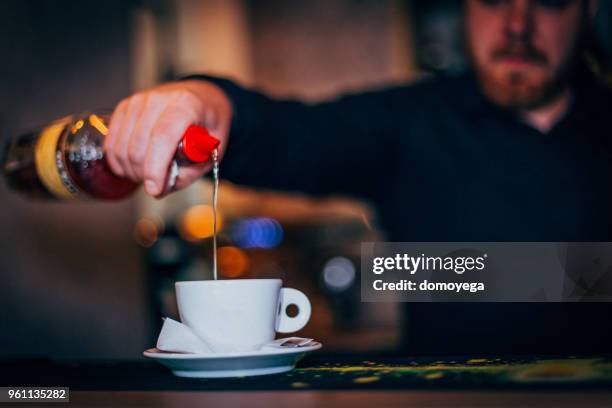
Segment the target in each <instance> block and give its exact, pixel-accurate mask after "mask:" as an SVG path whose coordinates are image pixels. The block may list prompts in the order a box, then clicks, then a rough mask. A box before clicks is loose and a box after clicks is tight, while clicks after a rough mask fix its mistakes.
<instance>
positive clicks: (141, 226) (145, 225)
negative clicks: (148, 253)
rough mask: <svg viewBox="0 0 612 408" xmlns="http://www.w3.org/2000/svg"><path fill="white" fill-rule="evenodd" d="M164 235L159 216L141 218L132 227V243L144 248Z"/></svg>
mask: <svg viewBox="0 0 612 408" xmlns="http://www.w3.org/2000/svg"><path fill="white" fill-rule="evenodd" d="M163 233H164V221H163V220H162V219H161V217H159V216H155V215H154V216H146V217H142V218H141V219H139V220H138V221H137V222H136V225H134V234H133V235H134V241H136V242H137V243H138V245H140V246H143V247H145V248H148V247H150V246H151V245H153V244H154V243H155V241H157V239H158V238H159V237H160V236H161V235H162V234H163Z"/></svg>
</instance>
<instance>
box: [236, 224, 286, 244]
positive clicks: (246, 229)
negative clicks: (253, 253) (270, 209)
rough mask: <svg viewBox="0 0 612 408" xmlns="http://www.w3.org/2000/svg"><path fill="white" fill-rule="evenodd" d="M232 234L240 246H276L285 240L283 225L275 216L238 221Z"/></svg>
mask: <svg viewBox="0 0 612 408" xmlns="http://www.w3.org/2000/svg"><path fill="white" fill-rule="evenodd" d="M231 235H232V239H233V240H234V242H235V243H236V245H238V246H239V247H240V248H274V247H276V246H278V245H279V244H280V243H281V242H282V240H283V227H282V226H281V225H280V223H279V222H278V221H276V220H275V219H273V218H268V217H258V218H248V219H243V220H239V221H237V222H236V223H235V224H234V226H233V228H232V232H231Z"/></svg>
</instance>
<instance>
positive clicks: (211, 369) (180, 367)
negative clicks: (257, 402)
mask: <svg viewBox="0 0 612 408" xmlns="http://www.w3.org/2000/svg"><path fill="white" fill-rule="evenodd" d="M320 348H321V344H320V343H317V344H316V345H313V346H308V347H294V348H290V347H287V348H284V347H283V348H281V347H267V346H264V347H262V348H261V349H260V350H256V351H248V352H242V353H238V352H237V353H227V354H187V353H169V352H166V351H160V350H158V349H157V348H151V349H148V350H147V351H145V352H143V355H144V356H145V357H149V358H152V359H154V360H156V361H157V362H159V363H160V364H163V365H165V366H166V367H168V368H169V369H170V370H172V373H173V374H174V375H176V376H177V377H191V378H227V377H246V376H252V375H265V374H278V373H284V372H286V371H291V370H293V369H294V368H295V364H296V363H297V362H298V361H299V360H301V359H302V358H303V357H304V356H305V355H306V354H308V353H310V352H313V351H315V350H318V349H320Z"/></svg>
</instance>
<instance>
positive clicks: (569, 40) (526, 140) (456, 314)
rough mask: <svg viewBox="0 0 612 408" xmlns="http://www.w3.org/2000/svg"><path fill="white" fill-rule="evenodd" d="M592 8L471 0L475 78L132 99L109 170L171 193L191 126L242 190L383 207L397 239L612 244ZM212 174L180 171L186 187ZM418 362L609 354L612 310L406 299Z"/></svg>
mask: <svg viewBox="0 0 612 408" xmlns="http://www.w3.org/2000/svg"><path fill="white" fill-rule="evenodd" d="M595 6H596V4H595V1H579V0H539V1H537V0H467V1H466V4H465V26H466V39H467V45H468V50H469V54H470V57H471V61H472V65H473V73H471V74H467V75H465V76H463V77H460V78H439V79H433V80H428V81H424V82H422V83H419V84H415V85H411V86H407V87H401V88H394V89H388V90H384V91H378V92H370V93H364V94H360V95H352V96H346V97H344V98H342V99H340V100H337V101H334V102H329V103H322V104H319V105H313V106H308V105H304V104H301V103H298V102H292V101H275V100H272V99H269V98H267V97H266V96H264V95H261V94H258V93H256V92H251V91H247V90H244V89H242V88H240V87H239V86H237V85H235V84H233V83H231V82H229V81H225V80H221V79H216V78H208V77H204V76H199V77H192V78H189V79H186V80H184V81H180V82H174V83H169V84H164V85H161V86H158V87H156V88H153V89H151V90H148V91H145V92H142V93H139V94H136V95H134V96H131V97H130V98H128V99H126V100H124V101H122V102H121V103H120V104H119V105H118V107H117V108H116V110H115V112H114V114H113V118H112V121H111V128H110V136H109V137H108V140H107V142H106V149H107V151H108V159H109V163H110V166H111V168H112V169H113V171H115V172H116V173H117V174H119V175H124V176H126V177H129V178H131V179H133V180H135V181H142V180H144V183H145V188H146V191H147V192H148V193H149V194H151V195H153V196H157V195H159V194H160V193H161V191H162V186H163V183H164V181H165V180H166V176H167V174H166V173H167V170H168V166H169V163H170V161H171V158H172V155H173V153H174V150H175V147H176V145H177V143H178V140H179V139H180V137H181V135H182V132H183V130H184V129H185V128H186V127H187V126H188V125H189V124H191V123H201V124H203V125H204V126H206V127H208V128H209V129H210V131H211V132H212V133H213V134H214V135H216V136H217V137H219V138H220V139H221V141H222V145H221V155H222V158H223V159H222V160H223V161H222V166H223V168H222V174H223V175H225V177H227V178H228V179H230V180H233V181H235V182H237V183H244V184H251V185H256V186H261V187H269V188H276V189H286V190H300V191H305V192H309V193H312V194H328V193H344V194H349V195H355V196H359V197H363V198H366V199H369V200H371V201H373V202H374V203H375V204H376V205H377V207H378V209H379V212H380V215H381V222H382V225H383V227H384V228H385V229H386V231H387V232H388V235H389V237H390V239H391V240H394V241H612V216H611V215H610V208H611V206H612V193H611V192H610V188H609V184H610V183H609V180H610V177H609V176H610V174H611V170H612V142H611V141H610V136H612V121H610V120H609V118H608V117H607V116H608V115H609V113H608V112H609V111H610V106H612V104H611V102H612V97H611V96H610V94H609V93H608V92H607V91H606V90H605V89H604V88H603V87H601V86H599V84H597V82H596V81H595V80H594V79H593V78H591V77H590V76H589V75H586V74H585V70H584V69H582V66H581V65H580V64H579V63H578V61H579V58H578V57H579V52H580V47H581V44H582V40H583V38H582V36H583V34H584V32H585V26H586V25H587V23H588V21H589V20H590V17H591V16H592V14H593V13H594V9H595ZM208 170H209V167H200V168H196V167H194V168H186V169H183V170H182V172H181V175H180V179H179V182H178V185H177V187H178V188H182V187H184V186H186V185H188V184H190V183H191V182H193V181H194V180H196V179H197V178H199V177H201V176H202V175H203V174H204V173H205V172H207V171H208ZM406 311H407V313H406V315H407V318H406V322H405V325H406V327H405V333H406V336H405V343H404V345H405V347H406V349H405V350H406V352H408V353H412V354H418V353H424V354H439V353H445V354H452V353H499V352H502V353H503V352H506V353H509V352H514V353H521V352H527V353H534V352H542V353H544V352H548V353H551V352H552V353H555V352H572V353H573V352H602V351H610V346H611V344H612V341H611V340H612V336H610V333H609V331H608V330H607V326H608V324H607V323H606V319H607V318H608V316H609V315H610V312H612V308H610V307H609V304H545V303H541V304H486V303H482V304H459V305H453V304H442V303H440V304H412V305H411V304H408V305H407V307H406Z"/></svg>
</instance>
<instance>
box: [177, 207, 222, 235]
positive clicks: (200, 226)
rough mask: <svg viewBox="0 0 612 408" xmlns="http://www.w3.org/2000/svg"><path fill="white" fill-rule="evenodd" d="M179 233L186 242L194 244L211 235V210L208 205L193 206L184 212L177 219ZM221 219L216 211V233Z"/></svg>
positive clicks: (219, 228) (220, 225)
mask: <svg viewBox="0 0 612 408" xmlns="http://www.w3.org/2000/svg"><path fill="white" fill-rule="evenodd" d="M178 225H179V233H180V234H181V237H182V238H183V239H185V240H187V241H191V242H196V241H200V240H203V239H205V238H209V237H212V235H213V208H212V206H210V205H206V204H201V205H195V206H193V207H191V208H189V209H188V210H186V211H185V212H184V213H183V214H182V215H181V216H180V218H179V223H178ZM222 225H223V219H222V217H221V214H220V212H219V211H218V210H217V232H219V231H220V230H221V228H222Z"/></svg>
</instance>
